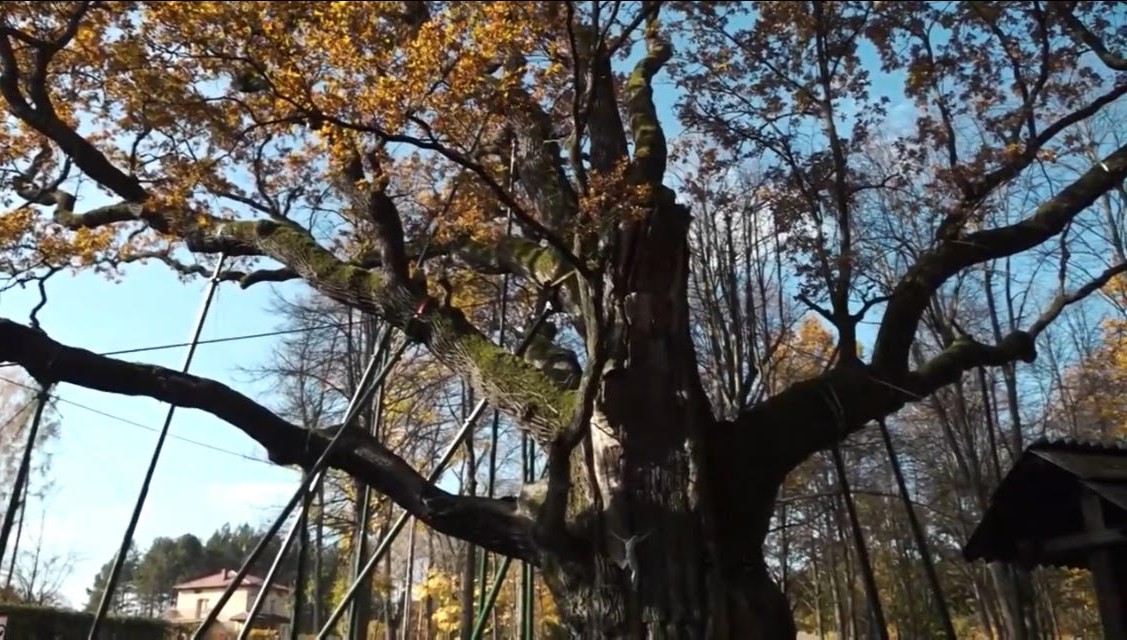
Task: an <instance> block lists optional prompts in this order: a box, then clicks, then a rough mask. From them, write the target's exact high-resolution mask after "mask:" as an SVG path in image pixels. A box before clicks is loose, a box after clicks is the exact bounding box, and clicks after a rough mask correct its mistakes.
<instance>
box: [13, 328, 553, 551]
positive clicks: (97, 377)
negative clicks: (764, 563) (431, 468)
mask: <svg viewBox="0 0 1127 640" xmlns="http://www.w3.org/2000/svg"><path fill="white" fill-rule="evenodd" d="M0 361H7V362H14V363H16V364H18V365H20V366H22V367H23V368H24V369H26V370H27V371H28V373H29V374H30V375H31V376H32V377H34V378H35V379H36V380H38V381H40V382H44V383H46V382H48V381H49V382H51V383H59V382H64V383H70V384H75V385H78V386H81V387H85V388H87V389H96V390H98V391H106V392H109V393H117V394H122V395H131V396H146V397H149V398H153V399H155V400H160V401H162V402H168V403H170V404H174V405H176V406H179V407H185V408H190V409H199V410H201V411H205V412H207V413H210V414H211V415H214V416H216V417H217V418H220V419H222V420H224V421H226V422H228V423H230V424H231V425H233V426H235V427H237V428H238V429H240V430H241V431H242V432H243V433H245V434H247V435H248V436H250V437H251V438H253V439H254V440H255V441H256V442H258V443H259V444H261V445H262V446H263V447H265V448H266V450H267V452H269V456H270V460H271V461H273V462H275V463H277V464H282V465H299V466H301V467H303V468H306V469H308V468H309V467H311V466H312V465H313V464H314V461H316V460H317V458H319V457H320V455H321V454H322V453H323V452H324V450H325V447H326V446H327V444H328V442H329V439H330V437H329V436H328V435H327V434H326V433H324V432H321V431H316V430H314V431H311V430H308V429H303V428H301V427H298V426H295V425H293V424H291V423H289V422H287V421H286V420H283V419H282V418H280V417H278V416H277V415H276V414H274V413H273V412H272V411H270V410H269V409H267V408H266V407H264V406H262V405H261V404H259V403H257V402H255V401H254V400H251V399H250V398H248V397H247V396H245V395H243V394H241V393H239V392H238V391H236V390H234V389H232V388H230V387H228V386H226V385H224V384H222V383H219V382H216V381H214V380H209V379H206V378H200V377H198V376H194V375H191V374H187V373H181V372H178V371H174V370H172V369H166V368H164V367H158V366H155V365H146V364H136V363H131V362H125V361H122V360H117V359H114V358H109V357H106V356H100V355H97V354H95V353H92V352H90V351H87V350H84V349H79V348H75V347H70V346H67V345H64V344H61V343H59V342H57V341H55V340H53V339H51V338H50V337H48V336H47V335H46V334H44V333H43V332H41V331H36V330H34V329H31V328H30V327H26V326H24V325H21V324H18V323H15V322H12V321H11V320H7V319H0ZM341 440H342V441H341V442H340V444H339V445H338V446H337V447H336V448H335V449H334V452H333V453H332V454H331V455H330V456H329V458H328V463H329V465H330V466H331V467H333V468H336V469H340V470H341V471H344V472H346V473H348V474H349V475H351V476H352V477H354V478H357V479H359V480H360V481H362V482H364V483H365V484H367V485H369V486H371V487H372V488H373V489H375V490H377V491H379V492H381V493H383V494H385V495H387V496H388V497H389V498H390V499H391V500H393V501H394V502H395V503H396V504H398V505H399V506H401V507H402V508H403V509H405V510H406V511H407V512H408V513H410V514H412V515H413V516H415V517H416V518H418V519H419V520H421V521H423V522H425V523H426V524H427V525H429V526H431V527H433V528H434V529H435V530H436V531H439V532H442V533H444V534H447V535H451V536H454V537H456V538H460V539H463V540H468V541H470V542H473V543H474V544H478V545H481V546H483V547H486V548H488V549H490V550H492V551H494V552H496V553H500V554H504V555H506V556H510V557H515V558H519V559H523V560H528V561H535V558H534V554H533V548H532V546H531V541H530V540H529V537H528V532H529V531H530V530H531V522H529V521H528V520H527V519H526V518H525V517H523V516H521V515H520V514H519V513H518V510H517V505H516V501H515V500H513V499H510V498H504V499H490V498H478V497H467V496H458V495H453V494H450V493H448V492H446V491H443V490H442V489H440V488H439V487H437V486H435V485H434V484H432V483H430V482H428V481H427V480H426V479H425V478H424V477H423V476H422V475H420V474H419V473H418V472H417V471H415V469H413V468H412V467H411V466H410V465H408V464H407V462H405V461H404V460H403V459H402V458H400V457H399V456H397V455H395V454H394V453H392V452H391V451H389V450H388V449H387V448H385V447H384V446H382V445H381V444H380V443H379V442H378V441H377V440H376V439H375V438H373V437H371V436H370V435H367V434H364V433H362V432H360V431H356V432H348V433H347V434H346V435H344V436H342V438H341Z"/></svg>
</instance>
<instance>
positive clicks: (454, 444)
mask: <svg viewBox="0 0 1127 640" xmlns="http://www.w3.org/2000/svg"><path fill="white" fill-rule="evenodd" d="M549 315H551V309H550V307H548V308H545V309H544V311H543V312H542V313H541V314H540V316H539V317H538V318H537V319H536V322H534V323H533V324H532V326H531V327H530V328H529V330H528V334H527V335H526V336H525V337H524V340H522V341H521V344H520V345H519V346H518V347H517V349H516V351H514V352H513V353H514V355H516V356H518V357H519V356H521V355H522V354H523V353H524V351H525V350H526V349H528V346H529V345H530V344H531V343H532V340H533V338H534V337H535V336H536V332H537V331H539V329H540V326H541V325H542V324H543V323H544V322H545V321H546V320H547V319H548V316H549ZM487 404H488V401H487V400H485V399H484V398H482V399H481V400H479V401H478V403H477V405H476V406H474V408H473V411H471V412H470V415H469V416H467V417H466V419H465V420H464V421H463V422H462V426H461V428H460V429H458V432H457V433H456V434H454V439H453V440H452V441H451V442H450V445H449V446H448V447H447V448H446V451H445V452H444V453H443V454H442V458H440V459H439V461H438V464H437V465H436V466H435V468H434V470H433V471H431V472H430V474H429V475H428V476H427V481H428V482H431V483H433V482H435V481H436V480H437V479H438V478H439V476H441V475H442V472H443V471H445V470H446V465H448V464H450V460H452V459H453V458H454V453H455V452H457V450H458V447H460V446H461V445H462V441H463V440H465V438H466V434H468V433H469V431H470V429H472V428H473V425H474V423H475V422H477V419H478V418H479V417H480V416H481V413H482V412H483V411H484V410H485V406H486V405H487ZM409 518H411V514H410V513H407V512H403V513H402V514H400V516H399V518H398V519H397V520H396V521H395V524H393V525H392V526H391V529H390V530H389V531H388V533H387V535H386V536H384V539H383V540H382V541H380V544H379V546H378V547H376V550H375V551H374V552H372V557H371V558H369V559H368V562H367V564H365V565H364V570H363V572H362V573H361V575H360V576H358V577H357V578H356V579H354V580H353V581H352V584H351V585H349V587H348V590H347V591H345V592H344V596H343V597H342V598H341V601H340V602H339V603H337V606H336V608H335V609H333V612H332V614H330V615H329V617H328V619H327V620H326V621H325V624H324V625H323V626H322V627H321V630H320V631H319V632H318V633H317V640H325V639H326V638H327V637H328V633H329V630H330V629H332V627H333V625H334V624H336V623H337V621H338V620H340V617H341V615H342V614H343V613H344V610H345V609H346V608H347V607H348V605H349V603H350V602H351V601H352V599H353V598H355V597H356V591H357V589H358V588H359V586H360V581H361V580H362V579H363V578H364V577H366V576H367V575H368V574H369V573H371V572H372V569H373V568H375V566H376V564H377V563H378V562H379V561H380V559H381V558H383V556H384V554H386V553H387V552H388V550H389V549H391V543H392V542H394V541H395V537H396V536H397V535H399V532H400V531H402V530H403V526H404V525H406V524H407V520H408V519H409ZM193 640H196V639H195V638H193Z"/></svg>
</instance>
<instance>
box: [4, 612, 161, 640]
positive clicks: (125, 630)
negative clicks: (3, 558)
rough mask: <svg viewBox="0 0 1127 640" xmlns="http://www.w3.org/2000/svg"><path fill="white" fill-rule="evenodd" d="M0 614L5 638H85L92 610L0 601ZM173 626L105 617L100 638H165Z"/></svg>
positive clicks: (126, 639)
mask: <svg viewBox="0 0 1127 640" xmlns="http://www.w3.org/2000/svg"><path fill="white" fill-rule="evenodd" d="M0 616H7V617H8V629H7V635H6V636H5V637H4V640H86V637H87V635H88V634H89V633H90V623H91V622H93V621H94V614H92V613H85V612H82V611H65V610H61V609H51V608H49V607H32V606H27V605H14V604H0ZM172 629H173V627H172V625H171V624H169V623H168V622H165V621H164V620H153V619H151V618H117V617H110V618H106V619H105V620H104V621H103V623H102V627H101V631H100V633H99V634H98V635H99V638H100V640H167V639H169V638H174V637H175V636H174V635H173V631H172Z"/></svg>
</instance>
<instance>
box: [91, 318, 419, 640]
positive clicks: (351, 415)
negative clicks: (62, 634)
mask: <svg viewBox="0 0 1127 640" xmlns="http://www.w3.org/2000/svg"><path fill="white" fill-rule="evenodd" d="M385 330H387V329H385ZM407 344H408V341H406V340H404V341H403V343H402V344H401V345H400V346H399V348H398V349H397V350H396V352H395V353H394V354H393V355H392V357H391V358H390V359H389V361H388V363H387V365H386V366H384V368H383V369H382V370H381V371H380V372H379V373H378V374H376V368H377V367H376V365H377V362H378V359H377V358H376V357H373V358H372V360H371V362H369V364H368V368H367V369H366V370H365V371H364V375H363V376H362V377H361V380H360V384H359V385H358V386H357V389H356V393H355V394H354V395H353V396H352V400H351V401H349V403H348V409H346V410H345V415H344V420H343V421H342V424H341V426H340V428H339V429H337V432H336V434H334V435H333V437H332V439H331V440H329V443H328V444H327V445H326V446H325V449H324V451H322V452H321V455H320V456H319V457H318V458H317V460H316V461H315V462H314V463H313V466H312V467H310V468H309V470H308V472H307V473H306V475H305V477H304V479H303V480H302V482H301V484H300V486H298V488H297V490H296V491H294V494H293V496H291V497H290V500H289V502H288V503H287V504H286V506H285V507H284V508H283V509H282V512H281V513H280V514H278V517H277V518H276V519H275V520H274V523H273V524H271V525H270V528H269V529H267V531H266V533H265V534H263V536H262V538H261V539H259V541H258V544H257V545H255V547H254V549H252V550H251V552H250V554H249V555H248V556H247V558H246V559H245V560H244V561H243V565H242V566H241V567H239V570H238V571H237V572H236V573H235V577H234V578H233V579H232V580H231V584H229V585H227V588H226V589H225V590H224V591H223V595H221V596H219V599H218V600H217V601H216V602H215V604H214V605H212V608H211V610H210V611H209V612H208V614H207V617H206V618H204V620H203V622H202V623H200V626H199V627H197V628H196V630H195V632H193V633H192V637H191V640H200V639H201V638H203V637H204V634H205V633H206V632H207V628H208V627H209V626H211V625H212V624H213V623H214V622H215V620H216V618H217V617H218V616H219V612H220V611H221V610H222V609H223V606H224V605H226V604H227V601H228V600H230V599H231V596H232V595H233V594H234V593H235V590H236V589H238V588H239V586H240V585H241V584H242V581H243V579H244V578H246V575H247V572H249V571H250V567H251V565H252V564H254V562H255V560H257V559H258V557H259V556H260V555H262V552H263V551H265V550H266V545H267V544H268V543H269V542H270V540H271V539H273V537H274V536H275V535H277V533H278V531H279V530H280V529H281V528H282V524H283V523H285V521H286V519H287V518H289V516H290V513H292V512H293V510H294V508H295V507H296V506H297V504H298V502H301V501H302V498H303V497H304V496H305V494H306V493H307V492H308V491H309V489H310V487H312V486H314V485H316V484H317V483H318V482H320V480H321V478H322V476H323V475H324V471H325V468H326V467H327V466H328V461H329V456H331V455H332V454H333V453H334V452H335V450H336V447H337V444H338V443H339V442H340V441H341V436H342V435H343V434H344V433H345V432H346V431H348V427H349V426H350V425H351V424H352V422H353V421H354V420H355V419H356V416H357V415H358V414H359V413H360V408H361V407H363V406H364V405H365V404H367V402H368V400H370V399H371V396H372V393H373V392H374V391H375V389H376V387H377V386H379V385H380V384H382V383H383V381H384V379H385V378H387V375H388V373H390V372H391V369H392V368H393V367H394V366H395V363H396V362H397V361H398V360H399V357H400V356H401V355H402V354H403V352H404V351H405V350H406V349H407ZM296 527H297V523H296V522H295V523H294V527H293V528H291V530H290V535H287V538H288V539H292V533H293V530H294V529H296ZM283 553H285V548H284V547H283V549H282V550H280V551H279V552H278V557H281V555H282V554H283ZM267 590H268V584H267V585H263V587H262V591H263V592H265V591H267ZM247 623H248V624H249V623H250V619H249V616H248V620H247ZM91 640H93V639H91Z"/></svg>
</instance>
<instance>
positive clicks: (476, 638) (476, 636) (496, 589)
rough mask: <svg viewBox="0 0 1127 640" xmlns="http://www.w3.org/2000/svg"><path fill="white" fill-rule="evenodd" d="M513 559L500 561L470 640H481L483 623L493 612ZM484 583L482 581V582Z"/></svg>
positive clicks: (508, 558) (483, 629) (483, 628)
mask: <svg viewBox="0 0 1127 640" xmlns="http://www.w3.org/2000/svg"><path fill="white" fill-rule="evenodd" d="M512 562H513V559H512V558H510V557H508V556H506V557H505V558H504V559H502V560H501V564H500V565H499V566H498V567H497V572H496V574H495V575H494V576H493V584H492V585H490V587H489V593H488V594H487V595H486V596H485V599H484V605H483V606H482V607H481V611H479V612H478V614H477V620H476V621H475V622H474V625H473V634H472V635H471V636H470V640H481V634H482V633H484V632H485V621H486V620H487V619H489V613H490V612H491V611H493V605H494V604H496V603H497V596H498V594H500V593H501V585H503V584H504V583H505V574H507V573H508V572H509V565H510V564H512ZM482 582H483V583H484V580H483V581H482Z"/></svg>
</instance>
